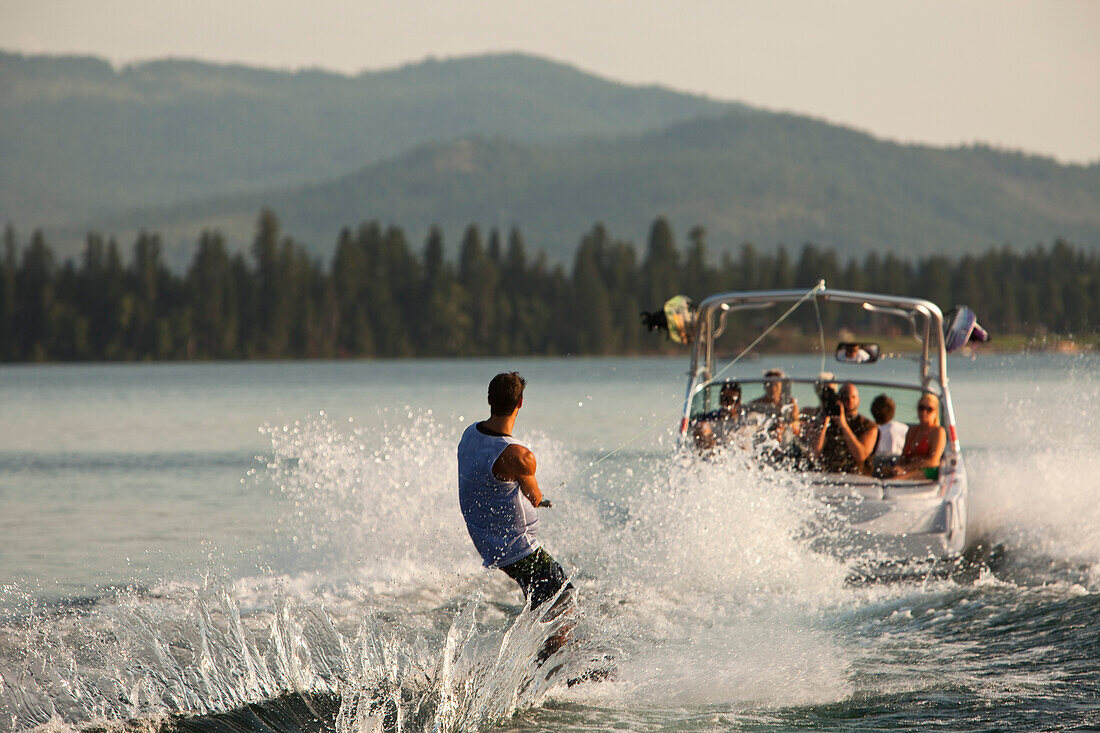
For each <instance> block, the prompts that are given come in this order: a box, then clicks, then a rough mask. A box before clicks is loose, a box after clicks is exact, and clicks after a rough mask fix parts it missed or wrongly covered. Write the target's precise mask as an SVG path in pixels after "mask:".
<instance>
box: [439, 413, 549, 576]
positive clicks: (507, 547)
mask: <svg viewBox="0 0 1100 733" xmlns="http://www.w3.org/2000/svg"><path fill="white" fill-rule="evenodd" d="M513 444H516V445H518V444H519V441H517V440H516V439H515V438H513V437H511V436H509V435H486V434H485V433H483V432H481V431H480V430H478V429H477V424H474V425H471V426H470V427H468V428H466V432H464V433H463V434H462V440H460V441H459V443H458V504H459V506H460V507H461V508H462V516H463V517H464V518H465V519H466V530H467V531H468V532H469V533H470V539H472V540H473V541H474V547H476V548H477V551H478V552H479V553H480V554H481V559H482V561H483V562H484V563H485V565H486V567H495V568H499V567H503V566H505V565H511V564H512V563H514V562H516V561H518V560H522V559H523V558H525V557H527V556H528V555H530V554H531V553H532V552H534V551H535V550H537V549H538V548H539V541H538V539H537V538H536V534H537V533H538V527H539V515H538V512H537V511H535V508H534V507H533V506H531V502H530V501H528V500H527V497H526V496H524V495H523V492H521V491H520V490H519V482H517V481H499V480H497V478H496V477H495V476H494V475H493V464H494V463H496V461H497V459H498V458H500V454H501V453H503V452H504V449H505V448H507V447H508V446H510V445H513Z"/></svg>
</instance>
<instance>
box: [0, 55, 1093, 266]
mask: <svg viewBox="0 0 1100 733" xmlns="http://www.w3.org/2000/svg"><path fill="white" fill-rule="evenodd" d="M0 157H3V159H4V160H5V165H3V166H0V219H8V220H10V221H12V222H14V223H16V224H17V225H19V226H20V227H21V228H29V227H30V226H35V225H38V224H43V225H47V226H57V225H59V224H64V223H68V224H71V225H72V226H70V227H69V228H68V229H67V234H68V237H69V240H70V242H71V243H72V248H73V249H74V250H75V248H76V247H77V246H78V245H77V244H76V242H77V240H78V239H79V237H80V236H82V232H83V231H84V230H85V228H87V227H93V228H97V229H100V230H101V231H105V232H106V233H117V234H118V235H119V236H120V241H121V242H122V243H123V244H124V246H125V245H126V244H127V243H128V241H130V237H131V236H132V235H133V233H134V232H135V231H136V230H137V229H138V228H140V227H145V228H149V229H153V230H156V231H160V232H163V233H164V234H165V240H166V241H167V242H168V243H169V244H170V245H173V246H175V247H177V249H179V250H181V251H182V250H184V249H186V253H185V254H183V256H182V257H175V258H174V259H175V260H176V261H180V260H184V259H186V258H187V257H189V255H190V248H191V247H193V246H194V243H195V242H196V241H197V239H198V235H199V232H200V231H201V229H202V228H203V227H217V228H220V229H222V230H223V231H224V232H225V233H226V234H227V235H228V237H229V239H230V241H231V243H233V244H234V245H235V246H237V247H242V246H245V245H246V244H247V242H248V241H249V240H250V238H251V235H252V231H253V229H254V226H255V220H256V214H257V211H258V209H259V208H260V207H262V206H267V207H271V208H272V209H273V210H274V211H275V212H276V213H277V215H278V216H279V218H280V220H281V221H282V222H283V225H284V229H285V230H286V231H287V232H288V233H289V234H291V235H292V236H294V237H295V238H296V239H299V240H300V241H303V242H304V243H305V244H307V245H308V246H309V247H311V248H312V249H313V250H314V251H316V252H318V253H319V254H327V253H328V252H330V251H331V249H332V246H333V244H334V242H335V240H336V237H337V234H338V232H339V229H340V228H341V227H344V226H355V225H357V224H358V223H359V222H361V221H364V220H368V219H379V220H380V221H382V222H383V223H386V224H390V223H392V224H396V225H399V226H402V227H404V228H405V229H406V231H407V232H408V233H409V235H410V237H411V238H412V239H413V240H414V245H415V246H419V244H418V242H419V241H422V239H421V238H422V237H423V235H424V233H426V231H427V229H428V227H429V226H430V225H431V224H440V225H441V226H442V227H443V228H444V230H445V232H447V235H448V241H449V243H450V244H451V245H454V244H455V243H456V241H457V238H458V234H459V232H461V229H462V228H463V227H465V226H466V225H467V224H468V223H471V222H474V223H478V224H480V225H481V226H482V227H491V226H500V227H504V228H507V227H510V226H512V225H516V226H518V227H520V229H521V230H522V231H523V233H524V234H525V236H526V238H527V241H528V244H529V245H532V246H534V247H537V248H541V249H545V250H547V251H548V252H549V253H551V255H552V256H553V257H555V258H559V259H565V258H568V257H569V256H570V254H571V253H572V251H573V249H574V247H575V246H576V244H577V241H578V239H579V237H580V235H581V233H582V232H584V231H586V230H587V229H588V228H589V227H590V226H591V225H592V224H593V223H595V222H597V221H601V222H603V223H605V224H606V225H607V226H608V227H609V229H610V230H611V232H612V233H613V235H615V236H617V237H623V238H627V239H632V240H634V241H635V242H637V241H638V240H639V239H640V238H641V237H643V236H644V234H645V231H646V229H647V228H648V226H649V223H650V222H651V221H652V220H653V219H654V218H655V217H656V216H658V215H664V216H667V217H668V218H669V219H670V220H671V221H672V223H673V225H674V226H676V227H677V228H678V229H679V230H680V231H681V232H683V231H686V230H687V228H689V227H691V226H693V225H696V224H700V225H703V226H704V227H706V228H707V230H708V241H709V242H710V243H711V249H712V250H717V251H726V250H729V249H730V248H732V247H735V246H737V245H739V244H741V243H742V242H746V241H751V242H754V243H755V244H757V245H759V246H764V247H771V246H774V245H776V244H778V243H785V244H787V245H789V246H791V247H798V246H800V245H801V244H803V243H804V242H808V241H810V242H814V243H815V244H818V245H822V246H825V247H829V248H833V249H835V250H837V251H838V252H839V253H841V254H842V255H860V254H863V253H866V252H869V251H872V250H877V251H894V252H896V253H900V254H903V255H907V256H918V255H922V254H926V253H929V252H967V251H970V252H973V251H979V250H985V249H988V248H989V247H991V246H1001V245H1004V244H1008V245H1014V246H1020V247H1029V246H1031V245H1033V244H1035V243H1037V242H1048V243H1049V242H1052V241H1053V240H1054V239H1055V238H1056V237H1059V236H1061V237H1064V238H1066V239H1068V240H1069V241H1071V242H1074V243H1075V244H1077V245H1080V246H1083V247H1100V164H1093V165H1091V166H1077V165H1061V164H1059V163H1057V162H1056V161H1053V160H1051V159H1047V158H1041V157H1037V156H1029V155H1024V154H1021V153H1011V152H1003V151H996V150H992V149H989V148H984V147H972V148H956V149H942V148H931V147H924V146H913V145H901V144H897V143H893V142H889V141H884V140H879V139H876V138H874V137H872V136H870V135H868V134H865V133H862V132H859V131H856V130H852V129H849V128H844V127H839V126H835V125H830V124H827V123H824V122H820V121H817V120H811V119H807V118H803V117H797V116H794V115H787V114H777V113H771V112H764V111H759V110H754V109H751V108H749V107H746V106H744V105H739V104H732V103H720V102H715V101H713V100H708V99H705V98H702V97H697V96H692V95H685V94H679V93H676V92H672V91H669V90H664V89H658V88H643V87H630V86H626V85H622V84H617V83H614V82H610V81H607V80H603V79H600V78H598V77H594V76H591V75H588V74H585V73H584V72H581V71H578V70H576V69H574V68H572V67H568V66H565V65H561V64H556V63H553V62H549V61H545V60H542V59H538V58H533V57H529V56H522V55H499V56H486V57H472V58H467V59H457V60H449V61H442V62H437V61H428V62H424V63H421V64H417V65H414V66H409V67H404V68H402V69H396V70H392V71H386V72H373V73H368V74H363V75H360V76H358V77H345V76H340V75H336V74H329V73H326V72H320V71H300V72H277V71H268V70H257V69H250V68H246V67H235V66H213V65H210V64H202V63H198V62H184V61H164V62H153V63H149V64H141V65H138V66H132V67H125V68H123V69H120V70H118V71H116V70H114V69H113V68H112V67H111V66H110V65H108V64H106V63H105V62H103V61H97V60H95V59H68V58H66V59H49V58H24V57H18V56H12V55H3V54H0ZM9 161H11V164H10V165H9V164H8V162H9ZM35 212H37V213H35ZM58 249H59V250H61V251H64V247H59V248H58Z"/></svg>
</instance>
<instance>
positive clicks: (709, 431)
mask: <svg viewBox="0 0 1100 733" xmlns="http://www.w3.org/2000/svg"><path fill="white" fill-rule="evenodd" d="M744 417H745V406H744V405H742V404H741V385H740V384H738V383H737V382H735V381H733V380H727V381H725V382H723V383H722V389H721V391H719V393H718V409H716V410H711V411H710V412H708V413H706V414H705V415H703V416H702V417H700V418H699V422H697V423H696V424H695V428H694V431H693V433H692V434H693V436H694V438H695V445H696V447H697V448H699V449H700V450H712V449H714V448H716V447H717V446H719V445H723V444H725V443H727V442H729V440H730V438H731V437H732V436H733V434H734V433H735V432H736V431H737V429H738V428H739V427H741V425H742V424H743V422H744Z"/></svg>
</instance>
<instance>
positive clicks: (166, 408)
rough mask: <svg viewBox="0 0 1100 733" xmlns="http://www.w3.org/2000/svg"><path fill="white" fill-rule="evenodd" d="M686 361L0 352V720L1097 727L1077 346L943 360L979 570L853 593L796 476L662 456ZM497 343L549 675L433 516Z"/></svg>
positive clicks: (1099, 403) (1095, 390)
mask: <svg viewBox="0 0 1100 733" xmlns="http://www.w3.org/2000/svg"><path fill="white" fill-rule="evenodd" d="M773 363H776V364H780V365H783V366H785V367H787V368H789V369H796V368H798V367H802V368H803V369H802V370H803V371H807V370H809V371H811V372H816V371H817V367H816V361H815V360H812V359H808V358H806V357H788V358H775V359H772V360H768V361H766V362H765V361H760V362H755V363H753V364H751V365H749V366H748V367H747V371H748V372H749V373H751V374H755V375H759V373H760V372H762V371H763V369H764V368H766V367H768V366H771V365H772V364H773ZM686 366H687V364H686V359H684V358H676V359H539V360H524V359H508V360H502V359H486V360H462V361H410V362H402V361H387V362H337V363H242V364H181V365H106V366H7V367H0V537H2V542H0V730H23V729H27V728H33V727H36V726H42V725H48V726H50V727H51V729H62V730H66V729H82V728H88V727H92V726H96V725H103V724H112V723H122V722H124V721H131V722H132V723H133V722H134V721H136V723H134V724H136V725H138V726H139V727H142V728H157V727H163V728H166V729H181V730H194V729H203V728H210V727H217V726H220V729H222V730H269V729H273V730H286V731H306V730H322V729H325V727H326V726H327V727H329V728H331V727H335V728H337V729H339V730H342V731H359V730H375V729H377V730H382V729H387V730H389V729H402V730H419V729H431V730H483V729H488V728H493V727H496V728H498V729H501V730H515V731H536V730H575V731H582V730H584V731H589V730H605V729H606V730H639V731H665V730H676V731H712V730H789V729H792V728H810V729H848V728H866V729H876V730H879V729H897V730H904V729H915V728H930V727H938V728H943V729H948V730H990V729H1019V730H1036V729H1052V728H1062V727H1075V726H1077V727H1098V726H1100V500H1098V497H1100V451H1098V450H1097V449H1096V444H1097V439H1098V438H1100V417H1098V415H1100V358H1097V357H1096V356H1055V355H1030V356H1000V355H995V356H983V357H980V358H977V359H974V360H970V359H963V358H958V359H955V358H953V359H952V361H951V363H950V369H951V377H952V381H951V385H952V393H953V398H954V404H955V409H956V413H957V415H958V420H959V434H960V440H961V441H962V444H963V447H964V456H965V459H966V462H967V468H968V471H969V475H970V486H971V523H970V528H969V530H970V536H971V538H972V541H973V542H975V543H980V544H981V545H982V546H984V547H985V548H986V549H987V552H986V554H985V555H984V557H985V558H986V560H987V561H988V563H987V565H988V566H982V565H981V564H978V565H975V566H974V567H973V568H971V572H967V573H962V574H959V575H957V576H954V577H948V578H942V577H927V578H916V579H913V580H908V581H904V582H897V583H882V584H869V585H868V584H863V585H859V584H853V583H851V582H849V568H848V567H847V566H845V565H844V564H843V563H841V562H840V561H838V560H836V559H833V558H831V557H826V556H822V555H818V554H815V553H813V552H811V551H810V550H809V549H807V547H806V543H807V540H806V538H805V532H804V528H805V527H806V525H807V522H808V521H810V517H811V515H812V513H813V512H814V507H812V506H811V505H810V504H809V503H808V501H806V500H805V498H804V497H803V496H802V495H801V494H800V492H799V488H800V487H799V485H798V479H797V478H792V477H790V476H786V475H779V474H777V473H776V472H773V471H769V470H767V469H764V468H760V467H755V466H750V465H745V464H743V463H742V462H739V461H736V460H732V459H731V460H728V461H718V462H709V463H707V464H705V465H704V464H703V463H701V462H700V461H697V460H693V459H691V458H689V457H686V456H684V455H683V454H680V453H678V452H677V451H676V449H675V444H676V441H675V436H674V428H675V427H676V426H677V425H678V423H679V415H680V411H681V407H682V398H683V390H684V386H685V377H686V375H685V371H686ZM506 369H509V370H510V369H518V370H519V371H521V372H522V373H523V374H524V376H525V377H527V379H528V381H529V384H528V388H527V394H526V401H525V406H524V408H523V409H522V410H521V412H520V417H519V421H518V422H517V425H516V431H515V433H516V435H517V437H519V438H520V439H521V440H523V441H524V442H525V443H526V444H527V445H528V446H530V447H531V448H532V450H534V452H535V453H536V455H537V456H538V459H539V477H540V483H541V485H542V487H543V490H544V492H545V493H546V494H547V496H548V498H550V499H552V500H553V501H554V507H553V508H552V509H548V510H542V512H541V516H542V529H541V532H542V537H543V541H544V544H545V545H546V546H547V548H548V549H549V550H550V551H551V553H552V554H554V555H555V557H557V558H558V559H559V560H560V561H561V562H562V563H563V565H565V566H566V568H567V569H568V570H569V572H570V573H571V574H572V575H573V578H574V581H575V582H576V584H577V585H578V586H579V588H580V597H581V608H582V612H583V617H582V620H581V622H580V632H579V634H578V638H580V639H581V640H582V641H581V642H579V643H578V644H577V645H576V646H577V649H576V651H575V652H571V656H568V657H567V658H566V659H565V664H566V668H565V670H564V672H563V673H562V674H561V675H559V676H558V677H557V678H554V679H551V680H549V681H546V680H544V679H543V678H541V677H539V676H537V675H536V676H535V677H534V682H532V681H531V679H532V669H531V667H532V665H531V664H530V662H529V659H530V656H531V654H532V653H533V652H534V651H536V650H537V648H538V645H539V644H540V643H541V639H542V638H543V636H544V634H545V628H544V626H543V625H542V624H541V622H540V621H539V620H538V619H536V618H534V617H533V616H532V615H531V614H530V613H529V612H525V613H521V610H522V598H521V596H520V594H519V592H518V590H517V589H516V587H515V586H514V584H512V582H511V581H509V580H508V579H507V578H505V577H504V575H503V574H502V573H500V572H499V571H487V570H484V569H482V568H481V567H480V564H479V562H478V560H477V557H476V555H475V553H474V551H473V548H472V545H471V543H470V541H469V538H468V537H467V535H466V533H465V528H464V526H463V523H462V519H461V516H460V514H459V511H458V502H457V496H456V488H455V470H456V469H455V457H454V456H455V446H456V444H457V440H458V436H459V435H460V433H461V431H462V429H463V428H464V427H465V426H467V425H468V424H469V423H470V422H471V421H475V420H480V419H484V417H485V416H486V412H487V408H486V405H485V385H486V384H487V382H488V380H489V378H490V377H491V376H492V375H493V374H495V373H496V372H498V371H502V370H506ZM838 371H839V370H838ZM747 396H748V397H752V396H754V395H751V394H749V395H747ZM864 402H865V404H864V411H866V409H867V405H868V404H869V402H870V397H869V396H868V395H864ZM912 407H913V406H912V405H899V417H900V418H901V419H904V420H910V421H912V420H913V419H914V418H913V415H912V414H911V413H912ZM615 448H621V450H619V451H618V452H616V453H615V454H614V455H612V456H611V457H610V458H608V459H607V460H605V461H603V462H602V463H600V464H599V465H598V466H596V467H595V468H593V469H590V470H588V471H587V472H585V468H586V466H588V464H589V463H590V462H592V461H593V460H595V459H597V458H599V457H601V456H603V455H604V454H605V453H606V452H607V451H611V450H613V449H615ZM563 482H564V484H563ZM992 548H996V550H995V552H990V550H991V549H992ZM607 656H610V657H613V658H614V660H615V665H616V667H617V677H616V679H614V680H613V681H609V682H604V683H601V684H581V685H576V686H574V687H567V686H566V685H564V684H561V681H562V680H564V679H566V678H567V677H568V676H569V674H570V673H574V672H578V671H583V669H584V668H586V665H590V664H592V663H593V660H596V663H599V662H600V660H603V659H604V658H605V657H607ZM250 705H252V707H249V706H250ZM318 720H319V721H321V722H320V723H318V722H317V721H318Z"/></svg>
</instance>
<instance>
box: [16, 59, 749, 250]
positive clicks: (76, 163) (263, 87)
mask: <svg viewBox="0 0 1100 733" xmlns="http://www.w3.org/2000/svg"><path fill="white" fill-rule="evenodd" d="M735 107H736V105H730V104H719V103H717V102H713V101H710V100H706V99H703V98H701V97H697V96H692V95H687V94H678V93H674V92H671V91H668V90H662V89H657V88H643V87H629V86H626V85H623V84H618V83H614V82H610V81H606V80H604V79H601V78H599V77H596V76H593V75H591V74H586V73H583V72H581V71H579V70H577V69H574V68H572V67H569V66H566V65H563V64H558V63H554V62H550V61H546V60H543V59H539V58H534V57H530V56H522V55H499V56H481V57H473V58H464V59H453V60H447V61H426V62H423V63H420V64H416V65H412V66H407V67H403V68H400V69H394V70H389V71H380V72H369V73H363V74H360V75H358V76H354V77H349V76H342V75H339V74H332V73H326V72H321V71H299V72H283V71H271V70H264V69H256V68H248V67H243V66H219V65H213V64H207V63H199V62H193V61H172V60H168V61H156V62H150V63H142V64H135V65H132V66H125V67H122V68H120V69H118V70H115V69H114V68H112V67H111V66H110V65H109V64H108V63H107V62H106V61H103V60H101V59H95V58H75V57H62V58H53V57H24V56H20V55H15V54H6V53H0V160H2V161H3V165H0V221H14V222H19V223H21V225H23V226H27V227H32V226H56V225H59V224H65V223H72V222H78V223H84V220H85V219H86V218H87V217H88V216H89V215H91V214H92V213H102V212H104V211H118V210H120V209H130V208H135V207H140V206H150V205H165V204H174V203H178V202H181V201H185V200H190V199H197V198H211V197H215V196H221V195H224V194H228V193H234V192H242V191H258V190H266V189H270V188H271V187H273V186H278V185H289V184H302V183H306V182H313V181H320V180H326V179H330V178H332V177H335V176H337V175H340V174H344V173H348V172H350V171H352V170H355V169H357V168H359V167H361V166H363V165H365V164H367V163H370V162H373V161H377V160H380V159H383V158H391V157H394V156H397V155H400V154H402V153H404V152H407V151H408V150H410V149H412V148H414V147H415V146H417V145H422V144H425V143H430V142H436V141H447V140H453V139H455V138H457V137H462V136H464V135H471V134H477V135H504V136H508V137H511V138H515V139H519V140H527V141H557V140H565V139H570V138H576V137H580V136H588V135H619V134H624V133H627V134H629V133H631V132H640V131H644V130H651V129H654V128H657V127H661V126H664V125H667V124H669V123H671V122H674V121H677V120H683V119H689V118H692V117H695V116H698V115H700V114H705V113H710V112H714V111H717V110H723V109H724V110H729V109H733V108H735ZM338 229H339V225H338V224H337V225H336V226H334V227H333V228H332V231H333V232H335V231H337V230H338Z"/></svg>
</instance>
